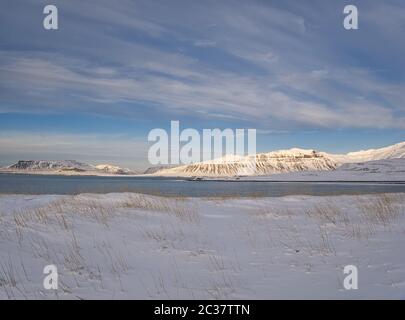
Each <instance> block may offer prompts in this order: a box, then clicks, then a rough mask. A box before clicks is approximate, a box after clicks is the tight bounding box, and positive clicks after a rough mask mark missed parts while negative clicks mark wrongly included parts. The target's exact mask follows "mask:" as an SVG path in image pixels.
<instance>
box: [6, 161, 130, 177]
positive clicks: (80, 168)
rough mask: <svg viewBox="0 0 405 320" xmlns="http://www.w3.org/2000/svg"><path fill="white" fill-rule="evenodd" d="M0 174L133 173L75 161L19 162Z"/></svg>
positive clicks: (118, 168) (108, 166)
mask: <svg viewBox="0 0 405 320" xmlns="http://www.w3.org/2000/svg"><path fill="white" fill-rule="evenodd" d="M0 172H13V173H19V172H21V173H42V174H47V173H48V174H76V175H80V174H82V175H86V174H87V175H129V174H135V172H133V171H131V170H129V169H123V168H121V167H118V166H114V165H111V164H99V165H91V164H87V163H84V162H79V161H76V160H20V161H18V162H17V163H15V164H13V165H11V166H8V167H3V168H0Z"/></svg>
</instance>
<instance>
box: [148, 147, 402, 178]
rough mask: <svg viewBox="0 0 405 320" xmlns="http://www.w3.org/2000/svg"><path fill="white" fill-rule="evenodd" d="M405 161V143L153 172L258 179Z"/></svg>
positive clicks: (294, 152)
mask: <svg viewBox="0 0 405 320" xmlns="http://www.w3.org/2000/svg"><path fill="white" fill-rule="evenodd" d="M395 158H405V142H402V143H398V144H395V145H392V146H389V147H385V148H381V149H371V150H366V151H358V152H350V153H347V154H329V153H326V152H318V151H315V150H305V149H298V148H293V149H289V150H279V151H273V152H268V153H259V154H257V155H256V156H246V157H223V158H220V159H216V160H211V161H204V162H199V163H194V164H189V165H183V166H179V167H175V168H169V169H162V170H158V171H156V172H155V173H154V175H158V176H185V177H192V176H204V177H232V176H259V175H272V174H279V173H287V172H300V171H325V170H335V169H336V168H338V167H340V166H341V165H342V164H344V163H352V162H357V163H359V162H365V161H371V160H383V159H395Z"/></svg>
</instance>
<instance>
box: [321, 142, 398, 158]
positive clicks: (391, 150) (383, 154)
mask: <svg viewBox="0 0 405 320" xmlns="http://www.w3.org/2000/svg"><path fill="white" fill-rule="evenodd" d="M326 155H328V156H329V157H331V158H333V159H334V160H335V161H337V162H339V163H349V162H365V161H373V160H384V159H397V158H405V141H404V142H401V143H397V144H394V145H392V146H388V147H385V148H380V149H369V150H362V151H356V152H349V153H347V154H336V155H335V154H326Z"/></svg>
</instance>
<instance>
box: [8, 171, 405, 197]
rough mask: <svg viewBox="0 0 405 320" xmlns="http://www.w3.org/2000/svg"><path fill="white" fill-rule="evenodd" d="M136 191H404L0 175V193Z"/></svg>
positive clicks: (368, 185)
mask: <svg viewBox="0 0 405 320" xmlns="http://www.w3.org/2000/svg"><path fill="white" fill-rule="evenodd" d="M111 192H138V193H145V194H152V195H163V196H186V197H222V196H239V197H251V196H258V197H260V196H262V197H279V196H287V195H319V196H324V195H342V194H347V195H351V194H370V193H394V192H405V184H398V183H373V182H364V183H363V182H256V181H254V182H252V181H188V180H182V179H175V178H160V177H96V176H57V175H25V174H0V194H80V193H111Z"/></svg>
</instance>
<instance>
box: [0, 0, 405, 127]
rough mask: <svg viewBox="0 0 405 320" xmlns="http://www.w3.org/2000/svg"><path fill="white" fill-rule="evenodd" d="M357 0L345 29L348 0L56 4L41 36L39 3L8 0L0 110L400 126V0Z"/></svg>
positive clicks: (404, 50)
mask: <svg viewBox="0 0 405 320" xmlns="http://www.w3.org/2000/svg"><path fill="white" fill-rule="evenodd" d="M356 3H357V5H358V7H359V12H360V29H359V30H356V31H353V32H351V31H346V30H344V29H343V27H342V21H343V17H344V16H343V7H344V5H345V4H346V1H343V0H342V1H334V2H333V3H329V2H328V3H326V2H325V1H321V0H319V1H318V0H314V1H311V2H310V3H307V2H305V3H304V2H298V1H288V0H287V1H272V2H263V1H249V2H246V1H236V0H235V1H232V0H229V1H221V2H218V1H204V2H197V1H180V0H179V1H176V0H174V1H170V2H169V1H129V0H123V1H119V2H111V1H107V0H98V1H95V0H91V1H85V2H83V1H81V2H79V1H55V4H56V5H57V6H58V8H59V14H60V19H59V20H60V21H59V24H60V30H58V31H56V32H49V31H45V30H44V29H43V28H42V7H43V4H44V3H41V2H37V1H34V0H26V1H24V4H22V2H17V1H15V2H9V8H7V10H2V11H1V12H0V21H1V24H2V28H0V37H1V39H2V42H1V49H0V91H1V96H0V112H25V113H32V112H35V113H67V112H69V113H75V114H78V115H80V114H81V113H86V114H108V115H111V116H114V115H116V116H122V115H125V116H126V117H133V118H138V117H139V116H140V113H142V114H147V113H148V112H149V114H150V115H149V116H150V117H151V118H153V117H157V115H159V116H160V117H163V115H165V116H167V117H168V118H169V119H181V118H182V117H189V118H193V119H195V120H197V121H198V120H199V119H212V120H215V121H216V123H218V121H226V122H227V125H229V123H232V122H235V123H238V125H240V123H243V124H246V126H252V125H254V126H255V127H256V128H258V129H261V130H262V132H273V131H274V130H275V131H277V132H282V131H285V130H287V131H288V130H292V129H303V130H311V129H319V128H320V129H325V128H327V129H345V128H346V129H356V128H372V129H399V130H402V129H405V106H404V105H403V101H405V77H404V74H405V62H404V60H403V56H404V54H405V45H404V42H403V41H402V37H403V30H404V27H405V21H404V17H405V5H404V4H403V2H401V1H398V0H390V1H384V2H382V1H374V0H371V1H356ZM3 26H4V27H3ZM8 30H13V32H12V33H11V32H9V31H8ZM21 129H23V128H21Z"/></svg>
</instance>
